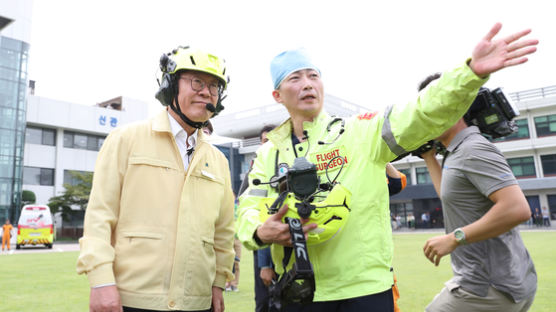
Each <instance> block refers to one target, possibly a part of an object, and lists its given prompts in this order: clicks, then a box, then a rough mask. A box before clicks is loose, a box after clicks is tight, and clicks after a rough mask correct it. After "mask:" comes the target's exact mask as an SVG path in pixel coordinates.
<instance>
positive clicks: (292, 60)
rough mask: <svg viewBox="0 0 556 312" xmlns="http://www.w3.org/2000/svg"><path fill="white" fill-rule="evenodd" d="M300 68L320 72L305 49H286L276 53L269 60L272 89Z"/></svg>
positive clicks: (276, 87)
mask: <svg viewBox="0 0 556 312" xmlns="http://www.w3.org/2000/svg"><path fill="white" fill-rule="evenodd" d="M301 69H314V70H316V71H318V72H319V74H320V70H319V69H318V68H317V67H316V66H315V65H314V64H313V62H311V58H310V57H309V55H307V52H306V51H305V49H297V50H288V51H284V52H282V53H280V54H278V55H277V56H276V57H274V59H273V60H272V62H270V74H271V75H272V82H273V83H274V89H275V90H276V89H278V86H280V83H282V80H284V78H286V77H288V76H289V75H290V74H291V73H293V72H296V71H298V70H301Z"/></svg>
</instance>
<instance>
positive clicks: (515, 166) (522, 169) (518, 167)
mask: <svg viewBox="0 0 556 312" xmlns="http://www.w3.org/2000/svg"><path fill="white" fill-rule="evenodd" d="M508 164H509V165H510V167H511V168H512V171H513V173H514V176H515V177H516V178H535V177H536V176H537V175H536V173H535V160H534V159H533V156H528V157H519V158H509V159H508Z"/></svg>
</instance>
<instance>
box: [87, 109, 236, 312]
mask: <svg viewBox="0 0 556 312" xmlns="http://www.w3.org/2000/svg"><path fill="white" fill-rule="evenodd" d="M233 237H234V198H233V193H232V189H231V182H230V170H229V168H228V162H227V160H226V158H225V156H224V155H223V154H222V153H221V152H220V151H219V150H218V149H216V148H215V147H214V146H212V145H211V144H209V143H208V142H207V141H206V139H205V138H204V135H203V133H202V131H199V132H198V137H197V145H196V148H195V152H194V154H193V158H192V161H191V163H190V165H189V168H188V170H187V171H184V167H183V161H182V158H181V156H180V153H179V149H178V147H177V145H176V142H175V139H174V136H173V135H172V131H171V128H170V123H169V120H168V114H167V112H166V111H163V112H161V113H160V114H159V115H157V116H156V117H154V118H153V119H151V120H149V121H146V122H141V123H136V124H132V125H128V126H125V127H122V128H118V129H116V130H114V131H112V132H111V133H110V135H109V136H108V137H107V138H106V141H105V142H104V144H103V146H102V149H101V150H100V152H99V154H98V159H97V162H96V165H95V173H94V178H93V188H92V190H91V196H90V198H89V204H88V207H87V211H86V214H85V224H84V233H83V237H82V238H81V239H80V240H79V243H80V247H81V252H80V255H79V258H78V260H77V272H78V273H87V277H88V278H89V282H90V285H91V286H97V285H102V284H108V283H116V286H117V287H118V290H119V292H120V296H121V299H122V304H123V305H125V306H131V307H140V308H143V309H150V310H173V309H177V310H205V309H209V308H210V306H211V303H212V301H211V299H212V286H213V285H214V286H218V287H221V288H224V285H225V282H226V278H228V279H233V275H232V272H231V269H232V265H233V261H234V251H233V248H232V246H233Z"/></svg>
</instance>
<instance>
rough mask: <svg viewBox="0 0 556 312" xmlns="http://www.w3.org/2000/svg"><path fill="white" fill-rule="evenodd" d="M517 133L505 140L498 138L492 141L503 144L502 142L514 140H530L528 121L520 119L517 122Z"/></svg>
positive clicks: (504, 138)
mask: <svg viewBox="0 0 556 312" xmlns="http://www.w3.org/2000/svg"><path fill="white" fill-rule="evenodd" d="M515 124H516V126H517V127H518V128H517V131H516V132H514V133H512V134H510V135H508V136H506V137H503V138H498V139H494V140H492V141H493V142H501V141H512V140H519V139H528V138H529V137H530V136H529V125H528V122H527V119H518V120H516V121H515Z"/></svg>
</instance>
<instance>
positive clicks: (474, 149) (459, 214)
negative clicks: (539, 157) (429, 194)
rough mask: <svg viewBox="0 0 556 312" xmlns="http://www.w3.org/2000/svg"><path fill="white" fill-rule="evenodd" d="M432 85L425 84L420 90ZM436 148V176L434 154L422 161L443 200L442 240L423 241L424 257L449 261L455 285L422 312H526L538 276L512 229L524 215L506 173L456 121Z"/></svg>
mask: <svg viewBox="0 0 556 312" xmlns="http://www.w3.org/2000/svg"><path fill="white" fill-rule="evenodd" d="M439 77H440V74H435V75H432V76H429V77H428V78H427V79H425V81H424V82H423V83H422V84H421V86H420V90H421V89H422V88H424V87H425V86H426V85H427V84H428V83H429V82H430V81H431V80H434V79H437V78H439ZM477 99H478V98H477ZM437 140H439V141H440V142H441V143H442V144H443V145H444V146H446V147H447V151H448V154H446V156H445V159H444V166H443V168H441V166H440V165H439V163H438V161H437V160H436V157H435V150H434V148H433V149H432V150H430V151H428V152H425V153H423V154H421V156H422V157H423V159H424V160H425V163H426V164H427V168H428V169H429V173H430V175H431V178H432V181H433V184H434V187H435V189H436V192H437V193H438V195H439V196H440V198H441V200H442V207H443V213H444V221H445V223H446V233H447V234H446V235H441V236H436V237H433V238H431V239H429V240H427V242H426V244H425V246H424V248H423V250H424V253H425V256H426V257H427V258H428V259H429V260H430V261H431V262H433V263H434V264H435V265H438V263H439V262H440V259H441V258H442V257H443V256H445V255H447V254H451V260H452V268H453V271H454V277H453V278H452V279H451V280H449V281H448V282H446V284H445V285H446V287H444V289H442V291H441V292H440V294H438V295H437V296H436V297H435V298H434V299H433V301H432V302H431V303H430V304H429V305H428V306H427V308H426V311H431V312H432V311H442V312H450V311H527V310H528V309H529V307H530V306H531V304H532V303H533V299H534V297H535V291H536V289H537V274H536V272H535V267H534V265H533V261H532V260H531V257H530V256H529V253H528V252H527V249H526V248H525V246H524V245H523V241H522V240H521V236H520V234H519V230H518V229H517V228H516V226H518V225H519V224H521V223H522V222H525V221H527V220H528V219H529V218H530V217H531V211H530V209H529V205H528V203H527V201H526V200H525V196H524V195H523V193H522V191H521V189H520V188H519V185H518V184H517V181H516V179H515V177H514V175H513V174H512V170H511V168H510V166H509V165H508V163H507V162H506V159H504V156H503V155H502V153H501V152H500V151H499V150H498V149H497V148H496V146H494V144H492V143H491V142H489V141H488V140H487V139H486V138H485V137H483V136H482V135H481V133H480V131H479V128H478V127H476V126H468V125H467V123H466V122H465V120H464V119H463V118H461V119H460V120H458V122H457V123H456V124H455V125H454V126H453V127H451V128H450V129H448V130H447V131H446V132H444V133H443V134H442V135H441V136H440V137H438V139H437Z"/></svg>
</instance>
